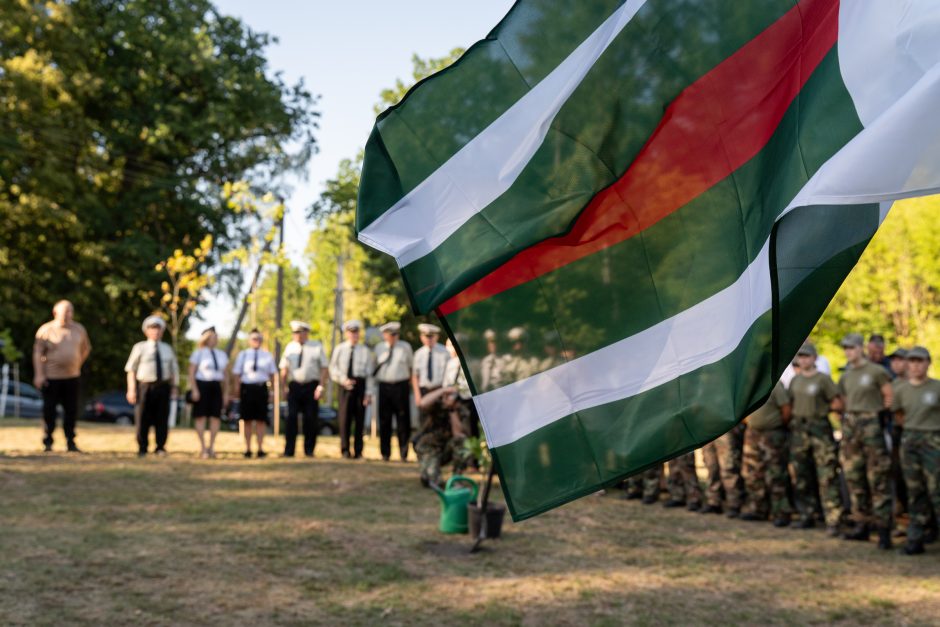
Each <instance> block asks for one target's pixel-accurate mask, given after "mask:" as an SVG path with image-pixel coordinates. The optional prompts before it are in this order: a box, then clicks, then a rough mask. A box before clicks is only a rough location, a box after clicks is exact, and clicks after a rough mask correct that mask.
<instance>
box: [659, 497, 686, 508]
mask: <svg viewBox="0 0 940 627" xmlns="http://www.w3.org/2000/svg"><path fill="white" fill-rule="evenodd" d="M663 507H685V501H680V500H679V499H669V500H668V501H666V502H665V503H663Z"/></svg>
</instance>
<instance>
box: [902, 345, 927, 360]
mask: <svg viewBox="0 0 940 627" xmlns="http://www.w3.org/2000/svg"><path fill="white" fill-rule="evenodd" d="M907 358H908V359H923V360H924V361H930V351H929V350H927V349H926V348H924V347H923V346H915V347H914V348H912V349H911V350H909V351H907Z"/></svg>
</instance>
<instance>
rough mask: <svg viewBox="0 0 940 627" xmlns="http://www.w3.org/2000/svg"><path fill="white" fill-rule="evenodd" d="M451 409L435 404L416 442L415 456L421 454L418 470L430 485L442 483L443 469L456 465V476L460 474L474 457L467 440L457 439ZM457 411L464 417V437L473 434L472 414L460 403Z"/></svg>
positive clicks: (426, 413)
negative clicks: (465, 444) (447, 465)
mask: <svg viewBox="0 0 940 627" xmlns="http://www.w3.org/2000/svg"><path fill="white" fill-rule="evenodd" d="M450 411H452V410H450V409H448V408H446V407H444V403H443V399H441V400H438V401H437V402H436V403H434V404H433V405H432V406H431V408H430V409H429V410H427V411H426V412H425V421H424V424H423V425H422V426H421V432H420V434H419V435H418V437H417V440H416V441H415V453H417V454H418V467H419V468H420V469H421V479H422V480H425V481H428V482H430V483H440V482H441V467H442V466H443V465H444V464H447V463H448V462H453V465H454V473H455V474H456V473H459V472H461V471H463V469H464V468H466V466H467V464H468V463H469V462H470V453H469V451H467V449H466V447H465V446H464V441H465V440H466V437H465V436H463V435H456V436H455V435H454V434H453V431H452V430H451V426H450ZM453 411H456V412H457V413H458V415H459V417H460V422H461V424H462V425H463V427H464V433H469V432H470V429H469V421H470V412H468V411H467V408H466V407H465V406H464V405H463V404H462V403H459V402H458V403H457V404H456V405H455V406H454V408H453Z"/></svg>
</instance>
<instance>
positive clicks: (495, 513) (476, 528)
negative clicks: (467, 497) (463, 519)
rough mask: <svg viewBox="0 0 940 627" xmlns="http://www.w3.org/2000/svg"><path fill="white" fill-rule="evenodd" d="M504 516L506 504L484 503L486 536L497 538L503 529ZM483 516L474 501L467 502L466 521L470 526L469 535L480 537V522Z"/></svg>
mask: <svg viewBox="0 0 940 627" xmlns="http://www.w3.org/2000/svg"><path fill="white" fill-rule="evenodd" d="M505 517H506V506H505V505H503V504H502V503H487V504H486V537H487V538H498V537H499V536H500V534H501V533H502V531H503V518H505ZM482 519H483V517H482V516H481V515H480V508H479V507H478V506H477V504H476V503H468V504H467V523H468V525H469V527H470V530H469V531H470V537H471V538H479V537H480V523H481V521H482Z"/></svg>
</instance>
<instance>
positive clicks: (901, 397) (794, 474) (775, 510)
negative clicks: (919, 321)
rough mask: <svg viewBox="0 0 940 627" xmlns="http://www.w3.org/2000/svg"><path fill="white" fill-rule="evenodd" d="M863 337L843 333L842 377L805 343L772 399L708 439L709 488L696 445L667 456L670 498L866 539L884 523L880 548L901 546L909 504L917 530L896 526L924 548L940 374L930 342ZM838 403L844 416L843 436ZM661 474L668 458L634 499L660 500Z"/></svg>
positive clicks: (935, 463) (939, 480) (936, 508)
mask: <svg viewBox="0 0 940 627" xmlns="http://www.w3.org/2000/svg"><path fill="white" fill-rule="evenodd" d="M863 343H864V340H863V338H862V336H861V335H859V334H856V333H850V334H848V335H846V336H845V338H843V340H842V342H841V345H842V348H843V350H844V351H845V356H846V361H847V364H846V367H845V370H844V372H843V373H842V375H841V377H840V378H839V382H838V384H836V383H835V382H834V381H833V379H832V377H831V376H830V372H829V365H828V362H827V361H826V360H825V359H824V358H822V357H821V356H819V355H818V354H817V351H816V348H815V347H814V346H813V344H811V343H809V342H807V343H805V344H804V345H803V346H802V347H801V348H800V350H799V352H798V354H797V357H796V359H795V360H794V363H793V364H792V365H791V367H790V368H789V369H788V371H787V373H785V375H784V377H782V378H781V380H780V382H778V383H777V384H776V385H775V387H774V388H773V391H772V392H771V394H770V397H769V399H768V400H767V402H766V403H765V404H764V405H763V406H762V407H760V408H758V409H757V410H756V411H754V412H753V413H752V414H751V415H749V416H748V417H747V418H746V419H745V421H744V422H743V423H742V424H740V425H738V426H736V427H735V428H733V429H732V430H731V431H729V432H728V433H726V434H725V435H724V436H722V437H720V438H718V439H717V440H715V441H714V442H712V443H710V444H708V445H707V446H705V447H704V448H703V449H702V459H703V461H704V463H705V466H706V468H707V470H708V483H707V488H706V489H705V490H704V491H703V490H702V489H701V486H700V485H699V481H698V477H697V475H696V470H695V457H694V453H688V454H686V455H683V456H680V457H678V458H676V459H673V460H671V461H670V462H668V471H669V472H668V480H667V486H668V492H669V498H668V500H667V501H666V502H665V504H664V505H665V506H666V507H687V508H688V509H689V510H691V511H700V512H701V513H704V514H709V513H712V514H720V513H722V512H724V513H726V514H727V516H728V517H729V518H740V519H741V520H750V521H758V520H768V519H769V520H771V521H772V522H773V524H774V525H775V526H777V527H788V526H791V525H792V526H795V527H797V528H799V529H808V528H812V527H814V526H815V525H816V521H817V520H821V521H823V522H824V523H825V525H826V530H827V533H828V534H829V535H830V536H833V537H842V538H845V539H847V540H857V541H867V540H869V538H870V536H871V535H872V534H873V533H876V534H877V537H878V548H880V549H890V548H891V547H892V527H893V526H894V523H895V519H896V517H897V516H898V515H899V514H902V513H904V511H905V509H907V510H908V511H909V514H910V517H909V520H910V522H909V524H908V526H907V529H906V531H905V530H904V529H897V530H895V532H894V533H895V535H896V536H901V535H906V536H907V540H906V542H905V544H904V546H903V547H902V548H901V552H902V553H904V554H907V555H914V554H919V553H923V552H924V545H925V544H928V543H930V542H932V541H934V540H935V539H936V537H937V518H936V515H937V513H938V512H940V381H937V380H936V379H932V378H930V377H928V375H927V370H928V368H929V365H930V361H931V358H930V353H929V351H928V350H927V349H926V348H924V347H920V346H915V347H914V348H912V349H910V350H906V351H905V350H903V349H898V350H897V351H895V352H894V353H892V354H891V355H888V356H885V355H884V340H883V338H882V337H881V336H878V335H875V336H872V338H871V340H870V341H869V345H868V349H869V354H868V356H867V357H866V354H865V351H864V347H863ZM831 413H835V414H837V415H838V416H839V417H840V426H841V439H840V440H839V441H838V442H837V441H836V439H835V436H834V431H833V428H832V423H831V422H830V419H829V417H830V414H831ZM893 462H894V463H893ZM840 475H841V478H840ZM662 478H663V468H662V466H659V467H654V468H651V469H649V470H648V471H646V472H645V473H642V474H641V475H638V476H635V477H631V478H630V479H628V480H627V481H626V482H625V485H624V488H625V490H626V498H629V499H634V498H635V499H642V500H643V502H644V503H645V504H653V503H655V502H656V501H657V500H658V499H659V494H660V489H661V482H662ZM842 479H844V485H845V490H844V492H843V487H842ZM791 493H792V499H791ZM791 503H792V505H791ZM794 505H795V514H796V519H795V521H794V519H793V514H794V507H793V506H794Z"/></svg>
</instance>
